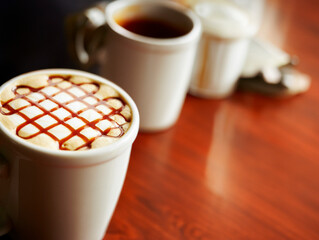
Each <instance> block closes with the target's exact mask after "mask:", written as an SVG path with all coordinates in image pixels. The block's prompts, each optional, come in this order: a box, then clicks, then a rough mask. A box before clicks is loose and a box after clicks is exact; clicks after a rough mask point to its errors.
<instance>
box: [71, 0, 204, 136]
mask: <svg viewBox="0 0 319 240" xmlns="http://www.w3.org/2000/svg"><path fill="white" fill-rule="evenodd" d="M85 15H86V17H87V19H88V21H87V22H89V23H90V24H91V27H92V25H93V27H95V28H98V29H99V30H101V25H103V24H105V23H106V24H105V25H104V28H105V29H107V30H108V32H107V33H106V35H105V36H103V38H104V40H105V42H106V44H105V45H106V47H105V49H104V50H103V52H104V55H106V58H104V59H103V60H101V59H99V60H98V62H99V64H100V70H99V73H100V74H101V75H102V76H105V77H107V78H108V79H110V80H111V81H114V82H115V83H116V84H118V85H119V86H121V87H123V89H125V90H126V91H127V92H128V93H129V94H130V95H131V96H132V98H133V99H134V101H135V102H136V105H137V107H138V108H139V111H140V117H141V130H145V131H156V130H163V129H166V128H168V127H170V126H172V125H173V124H174V123H175V122H176V120H177V119H178V116H179V114H180V111H181V108H182V105H183V103H184V99H185V96H186V93H187V90H188V86H189V82H190V78H191V72H192V67H193V62H194V58H195V54H196V48H197V44H198V41H199V37H200V33H201V24H200V21H199V19H198V17H197V16H196V15H195V14H194V13H193V12H192V11H191V10H190V9H187V8H186V7H184V6H182V5H179V4H177V3H175V2H172V1H163V0H154V1H148V0H121V1H114V2H111V3H109V4H108V5H107V6H106V7H105V8H102V12H101V10H98V8H93V9H92V8H91V9H88V10H87V11H86V12H85ZM103 18H105V21H103ZM138 18H143V19H155V20H158V21H161V22H164V23H165V24H167V25H171V26H173V27H177V28H181V29H183V34H181V35H180V36H176V37H167V38H165V37H164V38H160V37H149V36H145V35H142V34H138V33H136V32H132V31H130V30H127V29H126V28H125V27H123V25H122V24H121V22H125V21H130V20H131V19H138ZM83 28H85V26H82V28H79V29H78V30H77V31H76V37H75V44H74V45H75V49H76V55H77V56H78V58H79V60H80V61H81V62H82V63H83V64H85V63H86V62H88V61H90V59H91V58H92V55H90V54H89V53H88V52H86V51H85V46H84V47H83V46H82V44H81V39H85V36H83V34H81V33H84V32H85V31H83ZM96 38H97V37H94V36H93V37H92V38H91V39H93V41H92V42H94V41H97V39H96ZM88 45H89V46H90V43H89V44H88ZM87 48H88V49H90V47H87ZM102 55H103V54H102ZM93 57H94V56H93Z"/></svg>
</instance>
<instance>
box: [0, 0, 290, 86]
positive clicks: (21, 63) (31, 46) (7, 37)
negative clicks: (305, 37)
mask: <svg viewBox="0 0 319 240" xmlns="http://www.w3.org/2000/svg"><path fill="white" fill-rule="evenodd" d="M107 1H111V0H106V2H107ZM150 1H151V0H150ZM172 1H174V0H172ZM175 1H177V2H180V3H182V4H184V5H187V6H191V5H193V4H194V3H195V2H197V1H198V0H175ZM230 1H232V2H235V3H236V4H238V5H240V6H241V7H243V8H245V9H246V10H247V11H249V13H251V14H252V15H253V17H254V18H255V22H256V24H257V25H258V26H259V25H260V24H261V21H262V16H263V13H264V11H265V7H264V6H265V5H266V3H265V1H264V0H230ZM273 1H274V0H271V1H270V2H273ZM98 2H100V1H97V0H67V1H65V0H45V1H43V0H28V1H19V0H3V1H1V8H0V20H1V23H0V24H1V35H0V36H1V37H0V69H1V74H0V81H1V83H3V82H5V81H7V80H9V79H10V78H12V77H14V76H17V75H19V74H22V73H25V72H28V71H32V70H37V69H43V68H61V67H63V68H79V65H76V64H75V62H74V61H73V60H72V59H71V57H70V54H69V53H68V49H67V33H66V27H65V21H66V18H67V17H68V16H70V15H72V14H75V13H78V12H80V11H83V10H84V9H86V8H88V7H90V6H92V5H93V4H95V3H98ZM270 7H271V3H270ZM286 7H288V8H289V7H290V6H289V5H288V6H286ZM271 14H273V15H274V14H275V15H276V14H277V13H274V12H273V13H271ZM276 17H277V16H273V18H272V19H274V20H275V21H276ZM269 24H273V23H272V22H270V23H269ZM267 28H269V27H267V26H266V27H265V30H266V31H267ZM270 28H271V27H270ZM273 36H276V38H277V39H274V40H275V42H276V43H279V44H280V42H281V41H282V39H279V38H280V35H278V34H276V35H273Z"/></svg>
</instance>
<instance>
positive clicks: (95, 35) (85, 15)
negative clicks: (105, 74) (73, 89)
mask: <svg viewBox="0 0 319 240" xmlns="http://www.w3.org/2000/svg"><path fill="white" fill-rule="evenodd" d="M107 4H108V3H107V2H101V3H98V4H96V5H94V6H93V7H91V8H88V9H86V10H85V11H83V12H80V13H78V14H75V15H71V16H69V17H68V18H67V20H66V31H67V35H68V45H69V52H70V54H71V55H72V56H73V58H75V60H76V61H77V62H78V63H79V64H80V65H81V66H82V67H85V68H88V67H90V66H91V65H93V64H94V63H96V58H97V53H98V50H100V49H101V47H102V45H103V43H104V39H105V35H106V30H107V28H106V27H105V24H106V18H105V8H106V6H107Z"/></svg>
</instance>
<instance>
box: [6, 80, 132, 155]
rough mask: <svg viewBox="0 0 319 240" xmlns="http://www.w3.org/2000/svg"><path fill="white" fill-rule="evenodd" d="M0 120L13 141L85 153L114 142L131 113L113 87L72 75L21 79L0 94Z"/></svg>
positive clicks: (128, 125)
mask: <svg viewBox="0 0 319 240" xmlns="http://www.w3.org/2000/svg"><path fill="white" fill-rule="evenodd" d="M0 101H1V109H0V121H1V122H2V124H3V125H4V126H5V127H6V128H7V129H8V130H10V131H11V132H12V133H13V134H16V135H17V136H18V137H20V138H22V139H24V140H26V141H28V142H31V143H33V144H36V145H38V146H43V147H46V148H50V149H60V150H86V149H91V148H98V147H102V146H105V145H108V144H111V143H112V142H114V141H116V140H118V139H119V138H120V137H121V136H123V135H124V134H125V133H126V132H127V130H128V129H129V127H130V124H131V118H132V112H131V108H130V107H129V105H128V104H127V103H126V102H125V100H124V99H123V98H122V97H121V95H120V94H119V93H118V92H117V91H116V90H115V89H113V88H112V87H110V86H108V85H106V84H104V83H101V82H97V81H94V80H92V79H89V78H86V77H82V76H76V75H34V76H26V77H24V78H20V79H18V80H17V81H15V82H13V83H12V84H10V85H8V86H7V87H6V88H5V89H4V90H3V91H2V92H1V93H0Z"/></svg>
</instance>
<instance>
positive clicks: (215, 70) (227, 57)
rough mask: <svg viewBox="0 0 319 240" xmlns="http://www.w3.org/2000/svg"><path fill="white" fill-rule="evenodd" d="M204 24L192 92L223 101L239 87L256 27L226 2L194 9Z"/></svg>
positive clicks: (210, 0) (211, 0) (206, 3)
mask: <svg viewBox="0 0 319 240" xmlns="http://www.w3.org/2000/svg"><path fill="white" fill-rule="evenodd" d="M193 8H194V11H195V12H196V14H197V15H198V16H199V17H200V19H201V22H202V25H203V34H202V37H201V41H200V46H199V49H198V52H197V57H196V61H195V66H194V71H193V76H192V81H191V84H190V93H191V94H192V95H195V96H199V97H204V98H224V97H227V96H229V95H230V94H231V93H232V92H233V91H234V89H235V87H236V82H237V80H238V78H239V76H240V73H241V71H242V68H243V66H244V63H245V60H246V55H247V51H248V47H249V42H250V38H251V36H253V35H254V34H255V32H256V30H257V25H256V24H255V23H254V22H253V21H252V20H251V18H250V15H249V14H248V13H246V12H245V11H244V10H243V9H241V8H239V7H238V6H237V5H235V4H232V3H231V2H229V1H226V0H206V1H199V2H198V3H197V4H195V5H194V6H193Z"/></svg>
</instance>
